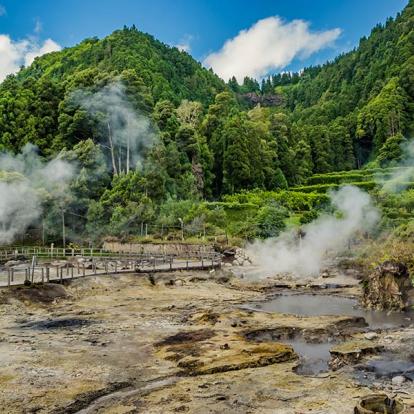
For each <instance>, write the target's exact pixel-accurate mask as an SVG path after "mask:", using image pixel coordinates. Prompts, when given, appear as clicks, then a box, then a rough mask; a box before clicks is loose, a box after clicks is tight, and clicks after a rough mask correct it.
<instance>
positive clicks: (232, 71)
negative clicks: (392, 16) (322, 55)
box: [204, 16, 341, 82]
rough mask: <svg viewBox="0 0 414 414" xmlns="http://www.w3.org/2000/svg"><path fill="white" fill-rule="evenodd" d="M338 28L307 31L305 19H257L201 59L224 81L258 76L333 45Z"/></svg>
mask: <svg viewBox="0 0 414 414" xmlns="http://www.w3.org/2000/svg"><path fill="white" fill-rule="evenodd" d="M340 34H341V29H338V28H336V29H332V30H326V31H320V32H311V31H310V29H309V22H306V21H304V20H293V21H291V22H285V21H283V20H282V19H281V18H280V17H278V16H273V17H268V18H266V19H263V20H259V21H257V22H256V23H255V24H254V25H253V26H251V27H250V28H249V29H247V30H242V31H241V32H240V33H239V34H238V35H237V36H236V37H234V38H233V39H229V40H227V41H226V42H225V44H224V45H223V47H222V48H221V49H220V50H219V51H218V52H214V53H211V54H210V55H209V56H207V58H206V59H205V60H204V64H205V65H206V66H207V67H211V68H213V69H214V71H215V72H216V73H217V74H218V75H220V76H221V77H222V78H223V79H224V80H228V79H230V78H231V77H232V76H235V77H236V78H237V80H238V81H239V82H241V81H243V78H244V77H245V76H250V77H254V78H260V77H262V76H264V75H266V74H267V73H268V72H269V71H270V70H275V69H283V68H285V67H286V66H287V65H289V64H290V63H291V62H292V60H293V59H295V58H301V59H305V58H307V57H309V56H310V55H312V54H313V53H315V52H317V51H319V50H321V49H323V48H325V47H327V46H330V45H332V44H333V42H334V41H335V40H336V39H337V38H338V36H339V35H340Z"/></svg>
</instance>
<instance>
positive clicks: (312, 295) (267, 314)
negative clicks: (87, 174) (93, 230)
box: [0, 271, 414, 414]
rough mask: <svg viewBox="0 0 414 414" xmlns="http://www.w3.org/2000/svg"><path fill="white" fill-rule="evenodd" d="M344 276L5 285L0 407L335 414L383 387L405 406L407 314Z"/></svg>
mask: <svg viewBox="0 0 414 414" xmlns="http://www.w3.org/2000/svg"><path fill="white" fill-rule="evenodd" d="M341 280H342V279H341ZM343 280H344V281H345V282H344V283H343V284H341V283H340V282H338V280H331V281H329V280H327V279H322V278H321V279H316V280H314V281H312V285H309V284H308V286H306V285H307V284H306V283H304V284H303V286H293V283H292V289H290V290H289V289H288V288H289V283H286V282H283V283H281V282H280V281H278V280H275V279H267V280H264V281H251V280H250V281H249V280H247V279H240V278H237V277H234V276H232V275H231V274H230V273H228V272H226V271H217V272H176V273H169V274H155V275H153V276H152V277H148V276H145V275H142V274H141V275H135V274H129V275H122V276H99V277H93V276H92V277H87V278H83V279H78V280H76V279H75V280H71V281H65V282H64V285H58V284H45V285H43V286H41V285H39V286H36V287H24V288H12V289H9V290H8V289H5V290H2V291H1V295H0V303H1V304H0V312H1V319H0V329H1V342H0V352H1V361H2V363H1V371H0V383H1V388H0V412H7V413H54V414H57V413H108V414H109V413H112V414H114V413H118V414H121V413H176V412H188V413H220V414H221V413H231V414H232V413H234V414H235V413H286V414H299V413H326V414H331V413H339V414H340V413H352V412H353V410H354V407H355V406H356V405H357V403H358V401H359V400H360V399H361V398H362V397H364V396H368V395H370V394H373V393H376V394H381V393H384V392H385V393H387V394H388V395H392V396H397V397H398V399H400V400H401V401H402V402H403V403H404V404H405V406H406V407H407V410H409V409H410V408H409V407H410V406H411V405H413V406H414V386H413V382H412V379H413V375H412V373H413V371H412V368H411V367H412V365H413V364H414V362H413V357H414V355H413V353H414V327H413V325H412V320H410V319H409V318H412V315H401V314H398V315H394V314H393V315H386V314H377V313H375V314H374V313H371V312H368V313H367V312H365V311H363V310H361V309H358V308H355V307H354V305H355V304H356V300H357V298H358V297H359V295H360V294H361V288H360V286H359V285H358V283H357V282H356V281H354V282H352V283H350V281H349V278H343ZM281 284H283V289H282V288H281V287H278V286H281ZM329 286H335V287H329ZM364 318H365V319H364ZM402 326H403V327H402ZM408 412H409V411H408Z"/></svg>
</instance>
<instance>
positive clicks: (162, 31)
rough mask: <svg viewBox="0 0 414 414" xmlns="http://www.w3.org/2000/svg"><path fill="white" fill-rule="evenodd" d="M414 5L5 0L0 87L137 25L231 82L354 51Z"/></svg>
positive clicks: (394, 0)
mask: <svg viewBox="0 0 414 414" xmlns="http://www.w3.org/2000/svg"><path fill="white" fill-rule="evenodd" d="M407 3H408V0H283V1H282V0H255V1H253V0H174V1H172V0H152V1H150V2H148V1H143V0H70V1H57V0H53V1H52V0H18V1H16V0H0V81H1V80H2V79H4V77H5V76H6V75H7V74H9V73H13V72H15V71H17V70H18V69H19V67H20V66H21V65H28V64H30V63H31V62H32V61H33V59H34V58H35V57H36V56H39V55H41V54H43V53H47V52H51V51H55V50H59V49H60V48H62V47H69V46H72V45H74V44H76V43H78V42H80V41H81V40H82V39H84V38H86V37H92V36H98V37H103V36H105V35H107V34H109V33H111V32H112V31H113V30H115V29H118V28H122V26H123V25H125V24H126V25H128V26H129V25H132V24H135V25H136V26H137V27H138V29H140V30H142V31H145V32H148V33H151V34H152V35H154V36H155V37H156V38H158V39H160V40H161V41H163V42H165V43H168V44H170V45H175V46H177V47H180V48H181V49H183V50H186V51H188V52H189V53H191V54H192V55H193V56H194V57H195V58H196V59H197V60H199V61H201V62H203V64H204V65H205V66H207V67H212V68H213V69H214V70H215V71H216V72H217V73H218V74H219V75H220V76H222V77H223V78H224V79H225V80H227V79H228V78H229V77H230V76H232V75H235V76H236V77H237V78H238V79H239V80H241V79H243V77H244V76H246V75H248V76H252V77H256V78H260V77H262V76H265V75H266V74H268V73H275V72H281V71H286V70H300V69H301V68H303V67H305V66H309V65H314V64H319V63H323V62H324V61H326V60H327V59H332V58H333V57H335V56H336V55H338V54H339V53H342V52H345V51H347V50H350V49H352V48H353V47H354V46H355V45H356V44H357V43H358V40H359V38H360V37H361V36H364V35H368V34H369V32H370V29H371V28H372V27H373V26H374V25H376V24H377V23H379V22H384V21H385V20H386V18H387V17H388V16H395V14H396V13H397V12H398V11H400V10H402V9H403V8H404V6H405V5H406V4H407Z"/></svg>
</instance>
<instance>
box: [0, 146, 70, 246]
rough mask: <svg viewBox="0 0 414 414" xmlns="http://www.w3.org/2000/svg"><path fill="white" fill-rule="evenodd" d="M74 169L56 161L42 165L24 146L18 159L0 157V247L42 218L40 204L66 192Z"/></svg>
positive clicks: (56, 159) (16, 156) (62, 161)
mask: <svg viewBox="0 0 414 414" xmlns="http://www.w3.org/2000/svg"><path fill="white" fill-rule="evenodd" d="M74 173H75V168H74V166H73V165H71V164H69V163H68V162H66V161H64V160H62V159H59V158H55V159H53V160H51V161H49V162H44V161H42V159H41V158H40V157H39V155H38V154H37V152H36V147H34V146H33V145H30V144H27V145H26V146H25V147H24V148H23V150H22V152H21V153H20V154H18V155H11V154H8V153H2V154H0V244H5V243H11V242H12V241H13V240H15V238H16V237H17V236H18V235H20V234H23V233H24V232H25V231H26V229H27V228H28V227H29V226H30V225H31V224H34V223H35V222H36V221H37V220H38V219H39V218H40V217H41V215H42V201H44V200H45V198H46V197H48V194H49V195H51V196H52V197H55V198H56V197H59V196H60V195H62V194H64V192H65V191H68V186H69V183H70V181H71V179H72V178H73V176H74Z"/></svg>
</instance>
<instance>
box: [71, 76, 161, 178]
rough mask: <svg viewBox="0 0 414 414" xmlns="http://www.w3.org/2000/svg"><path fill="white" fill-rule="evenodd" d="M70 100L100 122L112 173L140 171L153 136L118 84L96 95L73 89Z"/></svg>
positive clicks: (147, 121) (143, 118) (153, 138)
mask: <svg viewBox="0 0 414 414" xmlns="http://www.w3.org/2000/svg"><path fill="white" fill-rule="evenodd" d="M71 100H72V102H73V103H75V104H78V105H80V106H81V107H83V108H84V109H85V110H87V111H88V113H89V114H90V115H91V116H93V117H95V118H98V119H99V120H100V123H101V128H102V135H103V138H104V140H103V143H104V147H107V149H108V150H109V152H110V156H111V164H112V169H113V172H114V173H115V174H118V173H121V172H129V171H130V169H134V168H140V166H141V163H142V160H143V152H144V151H145V149H146V148H149V147H150V146H151V145H152V144H153V142H154V140H155V133H154V131H153V129H152V125H151V123H150V121H149V119H148V118H147V117H146V116H144V115H143V114H141V113H139V112H138V111H137V110H136V109H135V108H134V107H133V106H132V104H131V103H130V102H129V100H128V98H127V96H126V94H125V87H124V86H123V85H122V84H121V83H120V82H114V83H111V84H109V85H107V86H105V87H103V88H102V89H100V90H99V91H97V92H91V91H86V90H76V91H75V92H73V93H72V96H71Z"/></svg>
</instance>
